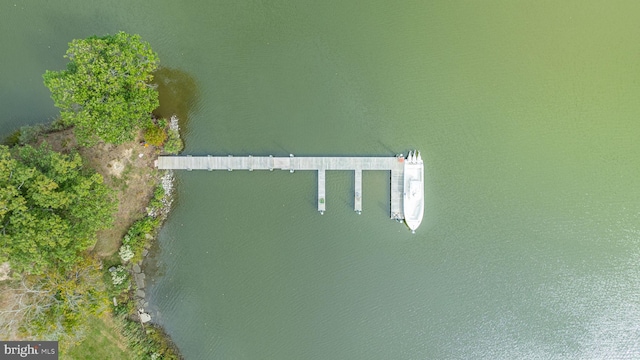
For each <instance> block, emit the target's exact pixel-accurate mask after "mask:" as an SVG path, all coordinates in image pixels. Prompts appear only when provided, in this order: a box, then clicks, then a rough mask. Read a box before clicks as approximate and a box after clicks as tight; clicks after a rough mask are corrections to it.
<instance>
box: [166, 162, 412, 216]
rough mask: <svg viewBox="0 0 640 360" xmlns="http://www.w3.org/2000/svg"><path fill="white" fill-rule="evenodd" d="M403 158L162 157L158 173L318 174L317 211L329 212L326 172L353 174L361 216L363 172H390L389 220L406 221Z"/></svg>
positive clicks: (355, 202) (357, 204)
mask: <svg viewBox="0 0 640 360" xmlns="http://www.w3.org/2000/svg"><path fill="white" fill-rule="evenodd" d="M404 160H405V159H404V157H403V156H402V155H397V156H388V157H368V156H367V157H364V156H363V157H313V156H300V157H298V156H293V155H289V156H285V157H276V156H271V155H270V156H251V155H248V156H232V155H227V156H211V155H207V156H190V155H187V156H160V157H158V160H157V161H156V167H157V168H158V169H165V170H209V171H213V170H226V171H234V170H248V171H254V170H269V171H273V170H288V171H289V172H291V173H293V172H295V171H305V170H312V171H317V173H318V211H319V212H320V213H321V214H324V212H325V211H326V187H325V172H326V171H328V170H342V171H353V172H354V173H355V175H354V179H355V191H354V201H353V209H354V211H356V212H357V213H358V214H359V213H361V212H362V172H363V171H365V170H378V171H389V172H390V179H391V206H390V217H391V218H392V219H395V220H402V219H404V212H403V204H402V201H403V200H402V199H403V192H404Z"/></svg>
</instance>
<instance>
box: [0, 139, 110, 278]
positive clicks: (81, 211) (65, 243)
mask: <svg viewBox="0 0 640 360" xmlns="http://www.w3.org/2000/svg"><path fill="white" fill-rule="evenodd" d="M110 194H111V193H110V190H109V189H108V188H107V187H106V186H105V185H104V184H103V179H102V176H101V175H100V174H97V173H91V172H89V171H87V170H85V169H84V168H83V166H82V159H81V158H80V155H78V154H74V155H64V154H61V153H57V152H54V151H51V150H49V149H48V148H47V147H45V146H41V147H39V148H34V147H31V146H24V147H20V148H14V149H12V150H10V149H9V148H7V147H6V146H0V244H1V246H0V260H1V261H4V260H3V258H4V259H9V261H10V262H11V267H12V268H13V269H14V270H17V271H19V272H25V273H31V274H42V273H43V272H44V271H45V270H46V269H48V268H51V267H53V268H60V269H65V268H70V267H71V266H73V265H74V264H75V263H76V262H77V261H79V259H80V257H79V256H80V252H81V251H83V250H85V249H87V248H88V247H90V246H92V245H93V244H94V243H95V240H96V231H97V230H99V229H102V228H105V227H107V226H109V225H110V223H111V221H112V214H113V212H114V211H115V205H116V204H115V203H114V202H113V201H111V195H110Z"/></svg>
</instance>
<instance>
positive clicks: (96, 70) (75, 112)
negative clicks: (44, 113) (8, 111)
mask: <svg viewBox="0 0 640 360" xmlns="http://www.w3.org/2000/svg"><path fill="white" fill-rule="evenodd" d="M65 57H66V58H68V59H69V63H68V64H67V69H66V70H63V71H47V72H46V73H45V74H44V76H43V77H44V83H45V85H46V86H47V87H48V88H49V90H51V98H52V99H53V101H54V103H55V105H56V106H57V107H58V108H60V109H61V113H60V116H61V120H62V122H63V124H65V125H68V126H74V132H75V134H76V137H77V138H78V140H79V141H80V142H81V143H83V144H85V145H86V144H92V143H95V142H96V141H97V140H99V139H101V140H103V141H105V142H108V143H114V144H121V143H123V142H126V141H130V140H133V139H134V138H135V135H136V133H137V131H138V130H140V129H142V128H143V127H144V126H145V125H146V124H147V123H148V121H150V113H151V112H152V111H153V110H154V109H155V108H157V107H158V91H157V90H156V86H155V85H152V84H151V81H152V80H153V72H154V71H155V70H156V69H157V67H158V56H157V55H156V53H154V52H153V51H152V50H151V46H150V45H149V44H148V43H147V42H144V41H142V40H141V38H140V36H138V35H130V34H127V33H124V32H119V33H117V34H115V35H108V36H104V37H96V36H93V37H90V38H87V39H84V40H73V41H72V42H71V43H70V44H69V50H67V54H66V56H65Z"/></svg>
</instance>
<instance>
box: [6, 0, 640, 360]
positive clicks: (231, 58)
mask: <svg viewBox="0 0 640 360" xmlns="http://www.w3.org/2000/svg"><path fill="white" fill-rule="evenodd" d="M14 4H15V6H14ZM65 4H66V5H64V6H61V5H55V4H52V3H46V4H35V3H34V2H27V1H12V2H9V3H6V2H5V3H3V4H1V5H0V20H2V21H0V29H2V31H0V48H2V50H3V51H1V52H0V63H1V64H3V71H2V72H1V73H0V74H1V77H0V108H1V109H2V110H3V115H4V116H2V118H1V119H0V126H1V131H0V132H1V133H2V134H7V133H9V132H10V131H11V130H12V129H14V128H16V127H18V126H21V125H24V124H31V123H36V122H41V121H43V120H47V119H50V118H52V117H53V116H55V114H56V110H55V109H54V108H53V106H52V102H51V100H50V99H49V95H48V92H47V89H46V88H44V86H43V85H41V74H42V73H43V72H44V70H45V69H58V68H61V67H62V66H63V64H64V59H62V55H63V53H64V52H65V50H66V47H67V45H66V44H67V42H68V41H70V40H71V39H72V38H78V37H85V36H88V35H91V34H94V33H96V34H104V33H107V32H115V31H118V30H125V31H129V32H134V33H139V34H141V35H142V36H143V38H145V39H146V40H148V41H149V42H150V43H151V44H152V46H153V47H154V49H155V50H156V51H157V52H158V53H159V55H160V58H161V60H162V64H163V65H164V66H165V67H166V69H165V70H164V73H163V76H162V79H164V81H166V83H167V84H169V85H171V84H173V85H171V86H167V87H166V88H165V90H164V95H163V96H164V98H163V109H162V112H163V113H165V114H169V113H172V112H178V113H179V114H180V115H181V117H182V118H183V120H184V121H183V122H184V123H183V129H184V136H185V139H186V143H187V148H186V150H185V152H186V153H189V154H198V155H200V154H208V153H213V154H226V153H233V154H254V155H267V154H273V155H286V154H289V153H294V154H297V155H392V154H395V153H398V152H405V153H406V151H408V150H409V149H413V148H417V149H420V150H422V153H423V157H424V158H425V167H426V173H425V175H426V178H427V182H426V185H425V192H426V197H427V198H426V199H427V200H426V210H425V217H424V220H423V223H422V226H421V227H420V229H419V230H418V232H417V234H415V235H411V234H410V232H409V231H408V230H407V229H406V228H405V227H404V226H403V225H401V224H398V223H395V222H393V221H391V220H388V217H389V212H388V193H389V190H388V186H389V180H388V177H387V176H386V175H385V174H384V173H375V172H367V173H365V174H364V191H363V206H364V211H363V213H362V215H360V216H358V215H356V214H355V213H353V210H352V206H353V205H352V201H353V200H352V191H353V183H352V179H353V174H350V173H348V172H344V173H342V172H331V173H328V174H327V212H326V214H325V215H324V216H320V215H319V214H318V213H317V211H316V207H315V204H316V203H315V202H316V198H315V191H316V178H315V175H314V174H313V173H311V172H296V173H294V174H289V173H288V172H274V173H269V172H252V173H249V172H238V171H236V172H232V173H228V172H213V173H209V172H184V173H177V174H176V176H177V200H176V203H175V208H174V211H173V213H172V215H171V217H170V219H169V221H168V222H167V224H166V226H165V227H164V229H163V230H162V234H161V237H160V243H159V247H158V249H156V253H155V255H154V257H153V258H152V259H151V260H152V262H153V263H157V268H156V270H155V272H156V274H155V275H154V276H152V279H151V283H152V287H151V289H150V291H149V294H150V302H151V305H152V306H151V307H152V309H153V310H154V311H158V312H159V316H158V318H157V320H158V322H160V323H161V324H162V325H164V326H165V327H166V329H167V330H168V332H169V333H170V334H171V335H172V337H173V338H174V339H175V341H176V343H177V344H178V346H179V347H180V349H181V350H182V352H183V353H184V355H185V357H186V358H187V359H478V358H486V359H520V358H527V359H542V358H544V359H548V358H554V359H567V358H569V359H578V358H584V359H598V358H610V359H633V358H638V357H640V342H639V341H638V339H640V326H639V325H638V324H640V269H639V265H640V225H639V220H640V185H639V183H638V178H639V175H640V156H639V155H640V141H638V139H639V136H640V124H638V117H639V115H640V101H638V99H639V98H640V66H639V65H638V64H639V62H638V57H639V54H640V41H639V39H640V27H638V25H637V24H638V22H637V14H638V13H639V11H640V3H638V2H637V1H617V2H615V3H611V4H609V3H606V4H605V2H600V1H561V2H558V1H538V2H517V1H497V0H496V1H482V2H450V1H430V2H423V1H401V2H389V1H369V2H355V1H322V2H319V1H271V2H263V1H227V2H223V1H211V2H210V1H188V2H177V1H155V2H134V3H130V2H128V1H106V2H99V3H98V2H85V1H77V0H74V1H67V2H65ZM152 268H153V266H152Z"/></svg>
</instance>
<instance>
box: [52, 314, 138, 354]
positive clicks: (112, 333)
mask: <svg viewBox="0 0 640 360" xmlns="http://www.w3.org/2000/svg"><path fill="white" fill-rule="evenodd" d="M129 354H131V350H130V349H129V348H128V346H127V340H126V339H124V338H123V337H122V335H120V329H119V328H118V327H117V326H116V324H115V323H114V320H113V318H112V316H111V314H110V313H105V314H104V315H102V316H101V317H99V318H92V319H89V327H88V329H87V337H86V338H84V340H82V341H81V342H80V343H78V344H76V345H74V346H73V347H72V348H70V349H69V351H68V353H67V354H66V356H64V357H61V359H72V360H89V359H91V360H93V359H104V360H111V359H113V360H121V359H128V358H129V357H130V355H129Z"/></svg>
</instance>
